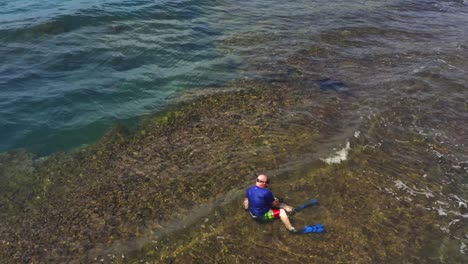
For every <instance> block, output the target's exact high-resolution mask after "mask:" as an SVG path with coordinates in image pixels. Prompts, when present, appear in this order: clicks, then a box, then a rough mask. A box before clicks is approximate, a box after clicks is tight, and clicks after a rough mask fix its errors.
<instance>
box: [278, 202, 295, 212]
mask: <svg viewBox="0 0 468 264" xmlns="http://www.w3.org/2000/svg"><path fill="white" fill-rule="evenodd" d="M279 207H280V208H281V209H284V210H285V211H286V212H288V213H291V212H292V211H294V208H293V207H292V206H289V205H287V204H285V203H281V204H280V206H279Z"/></svg>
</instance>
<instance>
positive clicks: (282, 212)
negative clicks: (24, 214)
mask: <svg viewBox="0 0 468 264" xmlns="http://www.w3.org/2000/svg"><path fill="white" fill-rule="evenodd" d="M279 216H280V219H281V222H283V224H284V226H286V229H288V230H289V231H291V230H294V227H293V226H292V225H291V222H290V221H289V217H288V214H287V213H286V211H285V210H284V209H280V215H279Z"/></svg>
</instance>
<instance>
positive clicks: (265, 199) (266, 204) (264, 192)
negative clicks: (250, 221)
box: [246, 185, 275, 217]
mask: <svg viewBox="0 0 468 264" xmlns="http://www.w3.org/2000/svg"><path fill="white" fill-rule="evenodd" d="M246 196H247V199H248V200H249V210H250V212H251V213H252V214H253V215H255V216H257V217H260V216H263V215H264V214H265V213H266V212H268V211H269V210H270V209H271V203H272V202H273V201H274V200H275V198H274V197H273V194H272V193H271V191H270V190H268V189H265V188H260V187H258V186H256V185H254V186H252V187H250V188H248V189H247V192H246Z"/></svg>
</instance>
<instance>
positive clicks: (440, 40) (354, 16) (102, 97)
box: [0, 0, 467, 154]
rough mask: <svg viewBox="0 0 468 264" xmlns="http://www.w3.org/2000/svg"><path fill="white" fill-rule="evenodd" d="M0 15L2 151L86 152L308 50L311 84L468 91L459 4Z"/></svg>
mask: <svg viewBox="0 0 468 264" xmlns="http://www.w3.org/2000/svg"><path fill="white" fill-rule="evenodd" d="M1 12H2V15H1V16H0V19H1V23H0V38H1V41H2V43H3V45H2V48H1V49H0V55H1V57H2V58H3V59H2V64H1V67H0V80H1V81H0V93H1V96H0V113H1V115H0V118H1V122H0V124H1V129H0V131H1V132H0V133H1V134H0V150H3V151H5V150H10V149H14V148H18V147H25V148H27V149H29V150H32V151H34V152H36V153H40V154H47V153H51V152H53V151H56V150H66V149H69V148H72V147H76V146H80V145H82V144H89V143H92V142H94V141H95V140H96V139H97V138H99V137H100V136H101V135H102V134H103V133H104V132H105V131H106V130H107V129H108V128H109V127H110V125H111V124H112V123H114V122H116V121H121V122H124V123H126V124H128V125H132V124H133V123H134V122H135V120H136V119H137V118H138V116H140V115H142V114H146V113H150V112H155V111H158V110H161V109H162V108H164V107H165V106H166V105H167V104H168V103H169V102H170V99H171V98H174V97H177V95H178V94H179V93H180V92H183V91H187V90H193V89H197V88H200V87H207V86H220V85H222V84H224V83H225V82H226V81H229V80H232V79H235V78H238V77H261V78H265V77H268V75H269V74H270V71H273V72H276V71H277V70H278V69H272V67H274V65H275V62H277V61H278V60H281V59H285V58H286V57H287V56H288V55H291V54H292V53H294V52H296V51H298V50H301V49H310V48H311V47H312V48H315V49H316V51H317V58H316V60H314V61H313V62H311V63H312V64H313V65H315V67H313V68H312V69H310V71H309V72H307V74H310V75H312V76H314V77H315V76H317V77H325V78H332V77H334V78H335V79H340V80H346V81H347V82H354V83H360V84H365V86H367V87H372V88H371V89H372V90H375V86H376V85H378V84H379V83H381V82H386V81H389V80H402V79H405V80H408V79H411V78H415V79H419V77H418V75H417V74H416V73H417V71H423V70H424V69H425V70H430V69H431V68H438V69H440V70H444V69H445V72H446V73H447V74H448V75H449V76H448V79H447V80H445V81H446V82H455V83H458V84H459V85H463V83H464V82H466V79H463V78H464V74H463V70H462V69H463V66H464V64H463V63H464V62H463V58H464V55H465V52H466V44H465V43H466V30H467V29H466V27H465V26H464V25H465V24H466V19H467V18H466V4H465V3H464V2H461V1H424V2H421V1H412V2H408V1H403V2H400V1H333V2H330V1H313V2H310V1H294V2H293V3H291V2H282V1H275V2H271V1H236V2H234V3H231V2H219V1H156V2H155V1H137V2H135V1H117V0H114V1H65V2H64V1H62V2H60V3H55V2H54V1H45V2H41V3H40V4H38V3H35V2H31V1H9V2H8V3H7V4H4V5H3V8H2V11H1ZM356 61H359V63H357V62H356ZM452 61H453V62H452ZM458 62H461V63H462V64H461V65H459V64H457V63H458ZM452 63H454V65H452ZM280 70H282V71H284V73H285V74H287V73H288V72H289V73H290V72H291V71H290V70H289V69H280ZM408 73H413V74H412V75H410V76H408ZM420 74H421V73H420ZM420 74H419V75H420ZM413 76H415V77H413ZM368 92H369V93H368V94H366V95H368V96H369V97H371V98H373V99H375V100H379V99H380V95H379V94H378V93H376V94H373V93H370V91H368ZM454 96H456V95H454Z"/></svg>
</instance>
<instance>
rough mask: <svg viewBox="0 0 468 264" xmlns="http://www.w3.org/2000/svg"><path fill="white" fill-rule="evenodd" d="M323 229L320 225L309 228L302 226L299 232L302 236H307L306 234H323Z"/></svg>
mask: <svg viewBox="0 0 468 264" xmlns="http://www.w3.org/2000/svg"><path fill="white" fill-rule="evenodd" d="M324 232H325V228H324V227H323V225H322V224H316V225H311V226H304V228H303V229H302V230H301V233H302V234H308V233H324Z"/></svg>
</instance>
